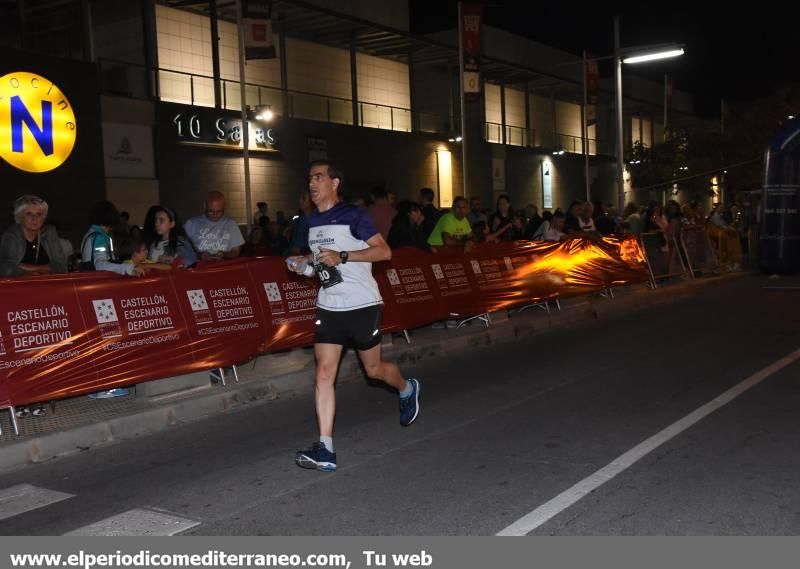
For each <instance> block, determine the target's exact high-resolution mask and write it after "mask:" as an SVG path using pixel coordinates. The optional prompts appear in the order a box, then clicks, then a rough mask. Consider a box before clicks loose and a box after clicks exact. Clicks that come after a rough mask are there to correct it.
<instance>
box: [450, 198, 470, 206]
mask: <svg viewBox="0 0 800 569" xmlns="http://www.w3.org/2000/svg"><path fill="white" fill-rule="evenodd" d="M460 202H464V203H467V198H465V197H464V196H457V197H455V198H453V207H456V206H457V205H458V204H459V203H460Z"/></svg>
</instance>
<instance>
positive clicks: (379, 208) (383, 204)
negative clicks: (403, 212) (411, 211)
mask: <svg viewBox="0 0 800 569" xmlns="http://www.w3.org/2000/svg"><path fill="white" fill-rule="evenodd" d="M370 197H371V198H372V205H370V206H369V207H368V208H367V213H368V214H369V216H370V218H371V219H372V221H373V223H375V227H377V228H378V233H380V234H381V237H383V238H384V239H389V230H390V229H391V228H392V221H393V220H394V218H395V216H396V215H397V210H396V209H394V208H393V207H392V206H391V205H389V200H388V199H387V195H386V190H384V189H383V188H381V187H377V188H373V189H372V191H371V192H370Z"/></svg>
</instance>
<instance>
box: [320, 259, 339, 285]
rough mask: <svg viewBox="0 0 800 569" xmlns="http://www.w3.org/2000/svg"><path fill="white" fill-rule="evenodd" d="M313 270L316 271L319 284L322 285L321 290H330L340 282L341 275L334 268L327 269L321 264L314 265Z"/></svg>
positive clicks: (327, 267) (326, 266)
mask: <svg viewBox="0 0 800 569" xmlns="http://www.w3.org/2000/svg"><path fill="white" fill-rule="evenodd" d="M314 270H315V271H317V276H318V277H319V282H320V283H322V288H331V287H332V286H336V285H337V284H339V283H341V282H342V273H340V272H339V269H337V268H336V267H329V266H328V265H323V264H322V263H317V264H316V265H314Z"/></svg>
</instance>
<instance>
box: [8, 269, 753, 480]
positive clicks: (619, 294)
mask: <svg viewBox="0 0 800 569" xmlns="http://www.w3.org/2000/svg"><path fill="white" fill-rule="evenodd" d="M741 276H746V275H743V274H737V275H727V276H721V277H707V278H703V279H699V280H695V281H679V282H674V283H669V284H668V283H664V284H662V285H660V287H659V288H658V289H657V290H650V289H649V288H647V287H646V286H645V285H633V286H628V287H619V288H617V289H614V299H613V300H612V299H610V298H607V297H604V296H600V295H592V296H589V297H578V298H573V299H569V300H566V301H562V302H561V308H562V310H561V311H558V310H557V309H556V308H555V306H553V303H551V310H550V312H549V313H547V312H545V311H544V310H543V309H541V308H538V307H531V308H529V309H526V310H524V311H522V312H514V313H513V314H512V315H511V316H508V314H507V311H505V310H504V311H500V312H496V313H492V315H491V319H492V323H491V325H490V326H488V327H486V325H485V324H484V323H483V322H481V321H479V320H473V321H471V322H470V323H468V324H467V325H465V326H463V327H462V328H460V329H452V328H450V329H446V330H444V329H433V328H431V327H425V328H420V329H417V330H413V331H411V332H410V337H411V341H412V343H411V344H407V343H406V340H405V338H404V337H403V336H402V335H401V334H400V335H395V336H394V338H393V340H392V342H391V343H389V342H388V341H386V340H387V339H386V338H385V341H384V348H385V351H386V354H387V356H388V357H389V358H390V359H392V360H393V361H395V362H396V363H398V364H399V365H400V366H401V367H402V366H403V365H406V366H408V365H413V364H417V363H419V362H422V361H425V360H427V359H430V358H435V357H442V356H448V355H453V354H457V353H459V352H462V351H464V350H471V349H475V348H480V347H486V346H491V345H496V344H501V343H506V342H513V341H517V340H520V339H523V338H528V337H532V336H535V335H538V334H543V333H546V332H548V331H550V330H555V329H564V328H571V327H575V326H578V325H581V323H584V322H587V321H594V320H598V319H612V318H614V317H615V316H618V315H621V314H626V313H630V312H633V311H638V310H642V309H645V308H648V307H650V306H654V305H657V304H662V303H668V302H676V301H680V300H682V299H685V298H687V297H690V296H692V295H693V294H694V293H695V292H696V291H697V290H698V288H700V287H708V286H714V285H715V284H718V283H719V282H720V281H724V280H727V279H732V278H738V277H741ZM313 363H314V360H313V351H312V349H311V348H306V349H300V350H292V351H291V352H285V353H280V354H271V355H266V356H261V357H258V358H256V359H254V360H252V361H250V362H248V363H247V364H243V365H241V366H239V367H238V373H239V380H240V381H239V383H235V382H234V379H233V377H232V374H228V377H227V378H226V381H227V385H226V386H224V387H223V386H222V385H221V384H213V385H212V384H211V383H210V381H206V379H205V378H207V377H208V373H207V372H203V374H202V377H194V378H193V380H194V381H193V382H184V383H185V384H186V385H187V386H188V385H195V386H194V387H191V386H190V387H185V388H182V389H181V388H180V382H178V381H165V380H161V382H160V386H161V390H163V389H168V388H170V387H171V388H173V389H174V388H175V387H178V390H177V391H172V392H167V393H158V392H159V389H153V387H154V385H153V384H157V383H159V382H150V383H148V384H143V385H140V386H139V387H138V394H137V395H130V396H127V397H119V398H115V399H105V400H93V399H89V398H88V397H86V396H80V397H74V398H71V399H64V400H60V401H58V402H56V404H55V410H53V409H51V407H50V406H49V405H48V406H47V414H46V415H45V416H44V417H28V418H22V419H18V424H19V429H20V435H19V436H15V435H14V434H13V430H12V427H11V424H10V418H9V414H8V412H7V411H4V412H2V413H0V425H1V426H2V430H3V434H2V436H0V470H6V469H12V468H18V467H22V466H24V465H26V464H29V463H36V462H42V461H45V460H49V459H52V458H55V457H59V456H65V455H70V454H74V453H78V452H81V451H85V450H87V449H90V448H91V447H93V446H96V445H101V444H106V443H111V442H114V441H122V440H126V439H131V438H134V437H138V436H142V435H146V434H151V433H157V432H160V431H163V430H166V429H169V428H170V427H172V426H174V425H179V424H182V423H187V422H190V421H195V420H200V419H205V418H211V417H214V416H215V415H218V414H220V413H224V412H228V411H230V410H232V409H235V408H237V407H242V406H245V405H250V404H255V403H264V402H267V401H270V400H274V399H278V398H285V397H294V396H304V395H311V393H312V391H313ZM362 378H363V375H362V372H361V370H360V366H359V364H358V361H357V359H356V356H355V353H354V352H353V351H352V350H350V351H348V353H347V354H346V355H345V357H344V359H343V361H342V364H341V368H340V372H339V381H340V382H349V381H357V380H361V379H362ZM198 379H199V382H200V383H201V385H200V386H196V385H197V383H198ZM167 386H170V387H167ZM132 392H133V390H132Z"/></svg>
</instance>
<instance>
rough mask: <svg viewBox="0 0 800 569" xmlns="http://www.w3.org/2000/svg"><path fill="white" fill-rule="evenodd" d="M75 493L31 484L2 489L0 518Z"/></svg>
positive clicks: (62, 498)
mask: <svg viewBox="0 0 800 569" xmlns="http://www.w3.org/2000/svg"><path fill="white" fill-rule="evenodd" d="M73 496H75V494H67V493H66V492H56V491H55V490H47V489H46V488H39V487H38V486H32V485H30V484H17V485H16V486H11V487H9V488H5V489H3V490H0V520H5V519H8V518H13V517H14V516H18V515H20V514H24V513H25V512H30V511H31V510H36V509H38V508H44V507H45V506H49V505H50V504H55V503H56V502H61V501H62V500H66V499H68V498H72V497H73Z"/></svg>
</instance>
